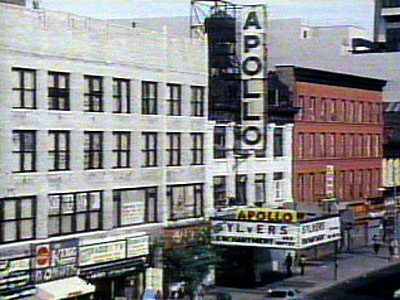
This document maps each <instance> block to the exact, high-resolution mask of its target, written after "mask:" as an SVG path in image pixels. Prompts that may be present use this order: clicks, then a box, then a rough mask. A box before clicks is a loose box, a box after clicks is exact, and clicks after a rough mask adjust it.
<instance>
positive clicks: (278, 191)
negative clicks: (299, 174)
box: [273, 172, 283, 200]
mask: <svg viewBox="0 0 400 300" xmlns="http://www.w3.org/2000/svg"><path fill="white" fill-rule="evenodd" d="M273 180H274V199H275V200H281V199H282V198H283V172H275V173H274V174H273Z"/></svg>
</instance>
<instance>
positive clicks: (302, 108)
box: [297, 95, 306, 120]
mask: <svg viewBox="0 0 400 300" xmlns="http://www.w3.org/2000/svg"><path fill="white" fill-rule="evenodd" d="M298 107H300V111H299V113H298V114H297V116H298V119H297V120H303V118H304V115H305V114H306V112H305V109H306V107H305V101H304V95H299V98H298Z"/></svg>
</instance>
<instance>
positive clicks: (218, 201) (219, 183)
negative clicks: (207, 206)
mask: <svg viewBox="0 0 400 300" xmlns="http://www.w3.org/2000/svg"><path fill="white" fill-rule="evenodd" d="M213 188H214V207H220V206H226V205H227V204H228V203H227V198H226V176H214V178H213Z"/></svg>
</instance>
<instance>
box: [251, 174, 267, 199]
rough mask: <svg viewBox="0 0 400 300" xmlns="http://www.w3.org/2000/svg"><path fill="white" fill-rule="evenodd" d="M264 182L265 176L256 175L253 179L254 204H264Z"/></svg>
mask: <svg viewBox="0 0 400 300" xmlns="http://www.w3.org/2000/svg"><path fill="white" fill-rule="evenodd" d="M265 182H266V176H265V174H256V177H255V181H254V183H255V186H256V201H255V202H256V203H258V205H262V203H265V201H266V199H267V197H266V194H265V188H266V186H265Z"/></svg>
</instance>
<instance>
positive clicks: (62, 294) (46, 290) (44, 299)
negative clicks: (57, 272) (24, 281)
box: [36, 277, 95, 300]
mask: <svg viewBox="0 0 400 300" xmlns="http://www.w3.org/2000/svg"><path fill="white" fill-rule="evenodd" d="M94 290H95V286H94V285H92V284H90V283H87V282H86V281H85V280H83V279H81V278H79V277H70V278H65V279H61V280H55V281H50V282H46V283H42V284H39V285H37V286H36V297H37V298H39V299H41V300H59V299H68V298H71V297H76V296H80V295H85V294H89V293H93V292H94Z"/></svg>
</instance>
